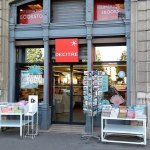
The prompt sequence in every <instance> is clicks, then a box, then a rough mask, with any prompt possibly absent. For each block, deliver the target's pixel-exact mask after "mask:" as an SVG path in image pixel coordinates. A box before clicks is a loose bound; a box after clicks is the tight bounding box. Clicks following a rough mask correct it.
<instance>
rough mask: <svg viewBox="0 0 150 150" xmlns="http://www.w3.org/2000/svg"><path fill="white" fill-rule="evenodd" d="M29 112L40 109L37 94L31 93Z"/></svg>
mask: <svg viewBox="0 0 150 150" xmlns="http://www.w3.org/2000/svg"><path fill="white" fill-rule="evenodd" d="M28 100H29V104H28V106H29V110H28V111H29V112H30V113H36V112H37V109H38V96H37V95H29V97H28Z"/></svg>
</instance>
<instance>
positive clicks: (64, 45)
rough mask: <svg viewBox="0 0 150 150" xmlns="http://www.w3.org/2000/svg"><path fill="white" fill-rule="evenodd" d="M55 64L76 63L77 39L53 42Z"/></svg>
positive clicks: (77, 59)
mask: <svg viewBox="0 0 150 150" xmlns="http://www.w3.org/2000/svg"><path fill="white" fill-rule="evenodd" d="M55 47H56V51H55V61H56V62H78V61H79V58H78V39H76V38H73V39H56V40H55Z"/></svg>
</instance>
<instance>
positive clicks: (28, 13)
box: [18, 1, 43, 24]
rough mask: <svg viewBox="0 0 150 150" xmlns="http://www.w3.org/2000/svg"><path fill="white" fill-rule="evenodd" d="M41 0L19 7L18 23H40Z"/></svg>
mask: <svg viewBox="0 0 150 150" xmlns="http://www.w3.org/2000/svg"><path fill="white" fill-rule="evenodd" d="M42 5H43V4H42V2H41V1H38V2H32V3H30V4H25V5H22V6H20V7H19V10H18V11H19V18H18V19H19V20H18V23H19V24H40V23H42V22H43V6H42Z"/></svg>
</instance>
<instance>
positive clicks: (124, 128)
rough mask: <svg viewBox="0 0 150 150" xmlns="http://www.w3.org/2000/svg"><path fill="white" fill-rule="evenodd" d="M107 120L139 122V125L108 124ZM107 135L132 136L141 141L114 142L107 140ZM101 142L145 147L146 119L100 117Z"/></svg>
mask: <svg viewBox="0 0 150 150" xmlns="http://www.w3.org/2000/svg"><path fill="white" fill-rule="evenodd" d="M108 120H116V121H117V120H118V121H119V120H128V121H138V122H141V123H140V125H136V126H135V125H134V126H133V125H123V124H110V123H108ZM109 135H122V136H123V135H130V136H131V135H133V136H138V137H140V138H141V139H142V140H141V142H139V141H131V140H130V141H125V140H120V139H119V140H114V139H113V138H111V139H110V138H109V139H108V138H107V136H109ZM101 141H102V142H116V143H128V144H139V145H146V117H144V118H134V119H132V118H112V117H104V116H101Z"/></svg>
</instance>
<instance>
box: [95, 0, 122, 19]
mask: <svg viewBox="0 0 150 150" xmlns="http://www.w3.org/2000/svg"><path fill="white" fill-rule="evenodd" d="M119 13H124V0H105V1H100V0H95V4H94V19H95V20H99V21H105V20H118V14H119Z"/></svg>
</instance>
